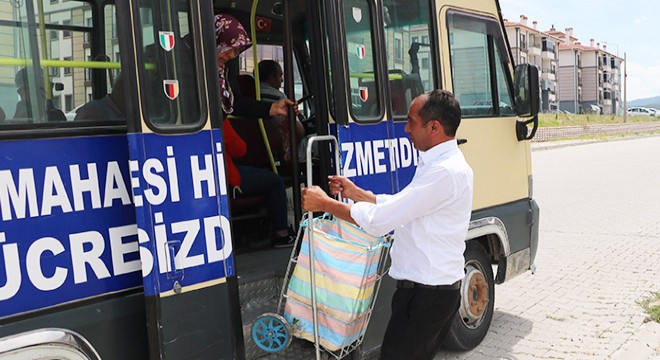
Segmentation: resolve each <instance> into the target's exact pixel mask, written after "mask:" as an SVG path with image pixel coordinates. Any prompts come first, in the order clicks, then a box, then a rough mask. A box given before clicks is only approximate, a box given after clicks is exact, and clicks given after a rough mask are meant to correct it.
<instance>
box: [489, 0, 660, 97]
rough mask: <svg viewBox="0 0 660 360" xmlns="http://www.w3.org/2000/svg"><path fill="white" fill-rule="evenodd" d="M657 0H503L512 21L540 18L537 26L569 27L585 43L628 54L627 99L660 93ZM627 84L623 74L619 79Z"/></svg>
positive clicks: (545, 28) (615, 53)
mask: <svg viewBox="0 0 660 360" xmlns="http://www.w3.org/2000/svg"><path fill="white" fill-rule="evenodd" d="M656 4H657V3H656V1H655V0H625V1H615V0H552V1H549V0H500V8H501V9H502V16H503V17H504V18H505V19H508V20H509V21H516V22H518V21H520V15H525V16H527V18H528V19H527V23H528V25H529V26H531V25H532V22H533V21H538V29H539V30H542V31H547V30H549V29H550V28H551V27H552V26H553V25H554V27H555V29H556V30H559V31H562V32H565V29H566V28H569V27H572V28H573V36H574V37H576V38H578V41H580V42H581V43H582V44H584V45H589V40H590V39H594V41H595V42H596V43H601V44H606V45H607V51H608V52H609V53H612V54H614V55H617V53H618V56H619V57H621V58H623V57H624V53H625V55H626V60H627V61H626V62H627V73H628V84H627V98H628V101H632V100H637V99H644V98H650V97H655V96H660V39H659V38H658V37H660V12H659V11H658V9H659V8H658V5H656ZM621 82H622V85H623V75H622V78H621Z"/></svg>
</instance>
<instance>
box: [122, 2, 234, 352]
mask: <svg viewBox="0 0 660 360" xmlns="http://www.w3.org/2000/svg"><path fill="white" fill-rule="evenodd" d="M188 4H189V6H190V21H191V22H190V26H191V28H190V33H191V35H192V38H193V44H194V45H193V49H194V51H195V52H194V56H195V68H196V71H195V74H196V79H197V90H198V94H199V105H200V117H201V119H202V122H201V123H198V124H197V125H195V126H180V125H174V126H162V127H156V126H154V125H153V124H150V123H149V122H147V121H146V118H147V116H148V114H147V111H146V107H145V106H146V103H145V101H146V99H144V98H142V94H146V91H145V90H146V87H145V86H146V85H145V83H146V80H147V77H146V74H145V67H144V66H141V65H140V64H144V55H143V54H142V49H144V47H143V44H142V40H141V39H142V33H141V31H142V30H143V29H142V25H141V24H140V18H139V16H140V15H139V14H140V6H139V1H138V0H128V1H126V2H118V3H117V14H118V22H119V23H123V26H118V36H119V37H120V39H122V40H124V41H120V49H121V57H122V60H123V62H125V63H126V64H129V66H123V67H122V70H123V71H124V72H125V76H126V84H125V86H124V88H125V90H129V93H128V95H129V96H126V100H127V117H128V121H127V127H128V143H129V154H130V165H131V166H130V168H131V173H130V176H131V178H132V181H133V193H134V197H138V196H141V197H142V199H143V205H142V206H136V207H135V211H136V218H137V225H138V239H139V243H140V245H139V246H140V257H141V259H142V266H143V279H144V290H145V306H146V316H147V332H148V338H149V354H150V358H151V359H180V358H184V357H190V356H194V357H195V358H198V359H216V358H218V357H220V358H236V359H244V358H245V351H244V347H243V336H242V322H241V315H240V304H239V296H238V282H237V278H236V273H235V269H234V265H233V251H232V249H231V226H230V222H229V220H228V218H229V209H228V203H227V188H226V182H225V171H224V158H223V154H222V151H223V147H224V145H223V142H222V133H221V126H222V120H221V119H222V113H221V110H220V109H221V108H220V106H219V95H220V91H219V85H218V80H217V64H216V63H215V61H207V60H206V59H213V60H214V59H215V58H216V56H215V32H214V29H213V24H214V20H213V16H214V14H213V3H212V1H211V0H201V1H188ZM171 16H172V17H174V16H175V15H171ZM155 18H156V17H155V16H154V26H155V27H156V26H158V24H157V22H156V19H155ZM163 30H166V29H163ZM178 30H179V29H178V28H177V29H172V31H173V32H174V33H175V39H176V40H179V39H180V37H177V36H178V35H179V34H178ZM156 44H158V41H156ZM179 45H183V44H179ZM205 54H207V55H205ZM209 54H212V55H210V56H209ZM164 80H165V79H164ZM163 91H164V90H163ZM196 144H197V145H196ZM165 147H167V154H166V153H165ZM200 148H204V149H206V150H199V149H200ZM154 154H156V155H154ZM193 157H195V158H198V159H199V161H198V165H199V167H200V168H204V167H205V166H206V165H205V164H207V165H209V166H212V167H213V169H212V170H213V171H212V173H213V175H212V179H210V180H208V181H204V182H203V183H204V185H203V186H201V185H200V186H201V187H202V188H203V189H204V190H203V192H204V194H205V195H206V197H204V198H202V199H201V200H199V199H197V198H195V199H197V200H193V196H192V195H190V194H192V187H193V184H192V182H193V181H191V180H190V179H191V178H190V176H191V172H192V170H190V168H191V167H192V166H193V165H194V164H193ZM154 158H156V160H160V162H161V163H162V164H168V161H173V162H174V163H176V167H175V170H174V171H173V172H174V173H177V174H179V175H178V176H181V174H182V173H183V174H184V175H185V174H186V171H188V173H187V174H188V178H187V179H186V180H187V181H188V182H189V184H186V183H185V182H186V180H184V179H183V178H181V179H179V180H178V185H179V188H180V191H181V194H180V197H181V199H180V200H179V201H178V202H176V203H175V202H174V200H168V201H166V202H164V203H163V204H160V205H159V204H151V203H149V201H148V200H147V199H146V196H145V195H146V192H147V191H154V189H153V184H148V183H147V182H146V180H145V177H144V176H143V175H144V173H145V170H144V166H145V163H146V161H148V160H154ZM207 158H208V159H209V160H208V162H206V163H205V159H207ZM185 168H188V170H184V169H185ZM206 168H207V169H208V168H209V167H208V166H206ZM166 169H167V165H166ZM170 169H171V168H170ZM166 171H167V170H166ZM163 174H165V173H164V172H163ZM184 177H185V176H184ZM162 178H163V179H164V180H165V181H166V183H168V186H170V189H171V188H172V186H173V185H172V183H173V182H172V177H171V176H169V175H167V174H166V175H163V176H162ZM135 182H139V184H137V186H136V184H135ZM201 183H202V182H200V184H201ZM212 190H214V192H215V195H212V194H211V191H212ZM185 192H188V193H189V195H188V196H186V194H185ZM171 193H172V191H171V190H170V195H168V197H170V198H171V196H172V195H171ZM168 209H170V213H168V211H167V210H168ZM200 209H201V210H200ZM195 216H197V218H194V217H195ZM181 217H183V218H181ZM189 218H190V219H189ZM181 220H184V221H181ZM174 221H177V223H178V225H177V226H182V224H184V223H191V224H193V225H192V226H193V228H195V227H196V228H197V230H196V233H195V230H194V229H193V230H192V232H191V228H186V229H185V230H182V231H178V232H175V230H174V227H173V225H174V224H175V223H174ZM209 224H210V225H209ZM186 226H187V225H184V227H186ZM209 229H210V230H209ZM179 230H181V229H179ZM175 235H176V236H175ZM186 239H187V240H186ZM163 240H164V241H163ZM186 242H187V244H185V243H186ZM161 245H162V246H161ZM186 246H191V248H189V249H187V250H188V254H187V255H185V254H184V253H183V251H182V249H184V247H186ZM159 247H164V249H159ZM145 256H146V257H145ZM191 256H192V257H195V258H196V259H198V260H201V261H202V263H201V264H194V265H186V263H184V261H189V260H190V257H191ZM149 258H151V264H152V266H151V268H146V267H147V266H148V265H147V264H148V263H149V260H146V263H145V259H149ZM163 259H164V260H165V261H164V262H165V264H162V262H163ZM162 266H164V270H160V267H162ZM145 273H146V274H145Z"/></svg>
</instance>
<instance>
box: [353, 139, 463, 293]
mask: <svg viewBox="0 0 660 360" xmlns="http://www.w3.org/2000/svg"><path fill="white" fill-rule="evenodd" d="M472 189H473V174H472V169H471V168H470V166H469V165H468V164H467V162H466V161H465V158H464V157H463V153H461V151H460V150H459V149H458V144H457V142H456V140H451V141H446V142H444V143H441V144H438V145H436V146H434V147H432V148H431V149H429V150H428V151H425V152H420V158H419V165H418V167H417V169H416V171H415V176H414V177H413V179H412V181H411V182H410V184H409V185H408V186H406V187H405V188H404V189H403V190H401V191H400V192H398V193H397V194H394V195H377V196H376V204H372V203H369V202H357V203H355V204H353V206H352V207H351V216H352V217H353V219H354V220H355V221H356V222H357V224H358V225H360V227H362V228H363V229H364V230H366V231H367V232H368V233H370V234H372V235H377V236H380V235H384V234H387V233H389V232H390V231H392V230H394V243H393V244H392V249H391V251H390V256H391V258H392V266H391V268H390V271H389V274H390V276H391V277H392V278H394V279H397V280H410V281H414V282H417V283H421V284H426V285H449V284H453V283H454V282H456V281H457V280H460V279H462V278H463V276H464V275H465V274H464V270H463V267H464V263H465V260H464V258H463V252H464V251H465V237H466V235H467V231H468V226H469V223H470V215H471V211H472Z"/></svg>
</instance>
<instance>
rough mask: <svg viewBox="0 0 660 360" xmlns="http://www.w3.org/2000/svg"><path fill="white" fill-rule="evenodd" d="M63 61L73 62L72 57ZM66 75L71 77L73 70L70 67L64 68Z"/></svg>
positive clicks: (66, 57)
mask: <svg viewBox="0 0 660 360" xmlns="http://www.w3.org/2000/svg"><path fill="white" fill-rule="evenodd" d="M62 60H64V61H71V56H65V57H64V58H63V59H62ZM64 75H71V68H70V67H65V68H64Z"/></svg>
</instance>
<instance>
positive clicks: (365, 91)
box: [358, 86, 369, 102]
mask: <svg viewBox="0 0 660 360" xmlns="http://www.w3.org/2000/svg"><path fill="white" fill-rule="evenodd" d="M358 90H360V100H362V102H366V101H367V99H368V98H369V88H368V87H366V86H360V87H359V88H358Z"/></svg>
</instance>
